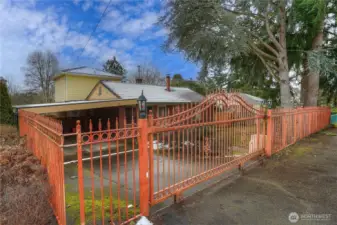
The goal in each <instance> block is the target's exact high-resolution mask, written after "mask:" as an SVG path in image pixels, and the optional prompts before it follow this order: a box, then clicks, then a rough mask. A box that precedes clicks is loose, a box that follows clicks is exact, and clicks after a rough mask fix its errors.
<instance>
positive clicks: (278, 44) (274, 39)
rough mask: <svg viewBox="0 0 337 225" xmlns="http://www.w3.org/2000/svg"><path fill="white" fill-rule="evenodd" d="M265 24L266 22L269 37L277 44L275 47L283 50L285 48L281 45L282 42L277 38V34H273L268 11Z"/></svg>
mask: <svg viewBox="0 0 337 225" xmlns="http://www.w3.org/2000/svg"><path fill="white" fill-rule="evenodd" d="M268 8H269V4H268V6H267V9H268ZM264 21H265V24H266V30H267V33H268V36H269V39H270V40H271V41H272V42H273V44H274V45H275V47H276V48H277V50H279V51H282V50H283V48H282V46H281V45H280V43H279V42H278V41H277V40H276V38H275V36H274V35H273V33H272V32H271V29H270V26H269V21H268V16H267V13H266V14H265V20H264Z"/></svg>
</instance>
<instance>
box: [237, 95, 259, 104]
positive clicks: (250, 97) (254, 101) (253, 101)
mask: <svg viewBox="0 0 337 225" xmlns="http://www.w3.org/2000/svg"><path fill="white" fill-rule="evenodd" d="M239 95H240V96H241V97H242V98H243V100H245V101H246V102H247V103H248V104H250V105H260V104H261V103H262V102H263V101H264V99H262V98H259V97H256V96H253V95H250V94H246V93H239Z"/></svg>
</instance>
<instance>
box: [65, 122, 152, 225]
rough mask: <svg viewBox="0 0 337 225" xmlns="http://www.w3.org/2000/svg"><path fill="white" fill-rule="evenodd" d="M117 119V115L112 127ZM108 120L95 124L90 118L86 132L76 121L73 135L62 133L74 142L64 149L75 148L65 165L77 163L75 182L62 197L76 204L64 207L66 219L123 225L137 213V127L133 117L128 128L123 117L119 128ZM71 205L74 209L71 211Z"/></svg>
mask: <svg viewBox="0 0 337 225" xmlns="http://www.w3.org/2000/svg"><path fill="white" fill-rule="evenodd" d="M119 121H120V120H118V118H117V119H116V121H115V122H116V123H115V124H116V127H118V123H119ZM111 123H112V121H111V122H110V120H109V119H108V120H107V121H105V122H104V123H103V122H102V121H101V120H99V121H97V123H95V124H93V122H92V121H91V120H90V121H89V128H88V130H89V131H88V132H82V130H86V129H84V127H81V124H80V121H77V126H76V134H75V133H74V134H67V135H65V136H66V138H67V139H69V138H71V137H72V136H73V137H74V138H73V139H75V136H76V144H68V145H64V148H69V147H73V146H75V147H76V148H75V149H77V159H76V160H73V161H69V162H66V163H65V166H68V165H69V164H72V163H76V164H77V166H75V170H76V171H77V179H78V183H77V184H74V183H71V184H69V185H71V187H67V191H66V199H71V198H72V199H75V200H74V202H76V203H77V204H78V206H70V207H69V209H68V210H67V218H68V221H69V222H72V223H76V224H125V223H130V222H131V221H133V220H135V219H137V218H138V217H140V216H141V214H140V209H139V205H140V200H139V188H140V185H139V173H138V170H139V167H140V166H141V161H140V157H139V155H138V154H139V148H138V146H139V145H138V143H139V141H138V138H139V128H138V127H136V126H135V121H134V120H133V119H132V123H131V126H129V127H128V126H127V124H126V119H125V118H124V126H123V127H124V128H120V129H111ZM97 124H98V126H95V125H97ZM93 127H97V128H98V129H97V130H94V129H93ZM143 160H144V159H143ZM147 160H148V159H146V162H147ZM146 162H143V163H146ZM66 183H67V182H66ZM69 185H68V186H69ZM74 193H75V194H74ZM77 193H78V194H77ZM73 208H76V209H78V211H77V212H74V211H73ZM74 213H75V214H74ZM78 216H79V217H78ZM74 218H75V220H74Z"/></svg>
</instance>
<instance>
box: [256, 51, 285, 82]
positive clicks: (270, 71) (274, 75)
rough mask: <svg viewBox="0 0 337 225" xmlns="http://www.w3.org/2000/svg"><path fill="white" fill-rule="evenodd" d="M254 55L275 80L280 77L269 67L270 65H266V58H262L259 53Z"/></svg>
mask: <svg viewBox="0 0 337 225" xmlns="http://www.w3.org/2000/svg"><path fill="white" fill-rule="evenodd" d="M256 55H257V57H259V58H260V60H261V61H262V63H263V65H264V66H265V67H266V69H267V70H268V72H269V73H270V75H272V77H274V78H275V79H276V80H277V81H279V80H280V78H279V77H278V76H276V74H275V73H274V72H273V71H272V68H270V66H269V65H268V63H267V62H266V60H264V58H263V57H262V56H261V55H259V54H256Z"/></svg>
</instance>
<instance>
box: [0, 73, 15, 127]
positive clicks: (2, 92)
mask: <svg viewBox="0 0 337 225" xmlns="http://www.w3.org/2000/svg"><path fill="white" fill-rule="evenodd" d="M0 79H1V80H0V124H12V123H13V118H14V115H13V110H12V103H11V99H10V97H9V94H8V89H7V85H6V82H5V81H4V80H3V79H2V78H0Z"/></svg>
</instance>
